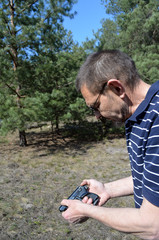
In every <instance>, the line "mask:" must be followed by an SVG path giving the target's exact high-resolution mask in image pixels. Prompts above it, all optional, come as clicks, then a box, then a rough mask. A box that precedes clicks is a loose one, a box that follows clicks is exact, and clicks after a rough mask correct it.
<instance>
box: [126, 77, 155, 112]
mask: <svg viewBox="0 0 159 240" xmlns="http://www.w3.org/2000/svg"><path fill="white" fill-rule="evenodd" d="M150 86H151V85H149V84H147V83H145V82H144V81H142V80H140V82H139V84H138V85H137V86H136V88H135V89H134V91H133V92H132V91H129V90H128V91H127V93H128V97H129V99H130V102H131V103H132V104H131V105H130V106H129V112H130V113H131V115H132V114H133V113H134V112H135V111H136V109H137V108H138V106H139V105H140V103H141V102H142V101H143V100H144V99H145V97H146V94H147V92H148V90H149V88H150Z"/></svg>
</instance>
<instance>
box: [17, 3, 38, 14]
mask: <svg viewBox="0 0 159 240" xmlns="http://www.w3.org/2000/svg"><path fill="white" fill-rule="evenodd" d="M36 2H38V0H35V1H34V2H33V3H30V4H28V5H27V6H26V7H25V8H23V9H22V10H21V12H20V13H22V12H24V11H25V10H26V9H27V8H30V7H31V6H32V5H33V4H34V3H36Z"/></svg>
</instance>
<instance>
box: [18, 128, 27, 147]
mask: <svg viewBox="0 0 159 240" xmlns="http://www.w3.org/2000/svg"><path fill="white" fill-rule="evenodd" d="M19 141H20V142H19V145H20V146H21V147H26V146H27V141H26V135H25V131H19Z"/></svg>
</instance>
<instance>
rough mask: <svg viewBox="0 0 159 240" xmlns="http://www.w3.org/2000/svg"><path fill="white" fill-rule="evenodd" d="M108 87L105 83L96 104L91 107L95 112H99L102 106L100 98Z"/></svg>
mask: <svg viewBox="0 0 159 240" xmlns="http://www.w3.org/2000/svg"><path fill="white" fill-rule="evenodd" d="M106 85H107V83H104V85H103V87H102V89H101V91H100V93H99V95H98V97H97V99H96V101H95V102H94V104H93V105H92V106H90V107H89V108H90V109H91V110H92V111H93V112H95V111H98V108H99V105H100V97H101V95H102V94H103V91H104V89H105V87H106Z"/></svg>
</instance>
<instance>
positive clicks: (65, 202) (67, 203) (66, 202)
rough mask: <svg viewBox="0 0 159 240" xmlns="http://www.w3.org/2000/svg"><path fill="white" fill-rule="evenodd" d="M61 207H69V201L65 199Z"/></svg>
mask: <svg viewBox="0 0 159 240" xmlns="http://www.w3.org/2000/svg"><path fill="white" fill-rule="evenodd" d="M61 205H65V206H69V200H67V199H63V200H62V202H61Z"/></svg>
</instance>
